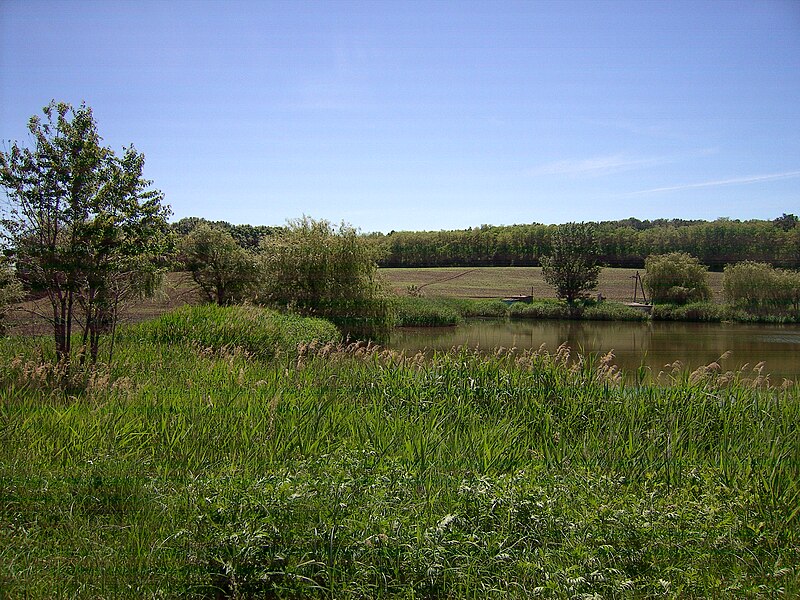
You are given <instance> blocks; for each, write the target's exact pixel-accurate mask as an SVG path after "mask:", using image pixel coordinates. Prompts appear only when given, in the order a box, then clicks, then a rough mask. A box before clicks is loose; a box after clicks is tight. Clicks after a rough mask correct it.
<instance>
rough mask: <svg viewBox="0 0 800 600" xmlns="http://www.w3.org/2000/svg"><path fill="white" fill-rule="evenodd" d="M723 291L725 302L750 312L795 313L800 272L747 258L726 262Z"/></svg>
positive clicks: (798, 293)
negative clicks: (734, 262)
mask: <svg viewBox="0 0 800 600" xmlns="http://www.w3.org/2000/svg"><path fill="white" fill-rule="evenodd" d="M723 293H724V294H725V301H726V302H729V303H730V304H732V305H733V306H736V307H738V308H741V309H744V310H747V311H749V312H752V313H756V314H765V313H770V312H772V313H775V312H777V313H787V312H788V313H792V314H793V315H794V316H798V312H800V311H798V307H799V305H800V273H796V272H794V271H784V270H782V269H775V268H774V267H773V266H772V265H770V264H767V263H757V262H751V261H746V262H741V263H738V264H735V265H727V266H726V267H725V279H724V283H723Z"/></svg>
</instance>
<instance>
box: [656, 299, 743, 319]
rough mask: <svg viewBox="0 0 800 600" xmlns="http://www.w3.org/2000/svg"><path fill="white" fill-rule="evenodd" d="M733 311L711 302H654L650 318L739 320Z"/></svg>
mask: <svg viewBox="0 0 800 600" xmlns="http://www.w3.org/2000/svg"><path fill="white" fill-rule="evenodd" d="M736 317H737V315H736V313H735V312H733V311H731V310H730V309H729V308H727V307H726V306H722V305H719V304H713V303H711V302H690V303H689V304H678V305H676V304H655V305H653V312H652V313H651V318H652V319H653V320H654V321H697V322H707V323H719V322H721V321H728V320H739V319H737V318H736Z"/></svg>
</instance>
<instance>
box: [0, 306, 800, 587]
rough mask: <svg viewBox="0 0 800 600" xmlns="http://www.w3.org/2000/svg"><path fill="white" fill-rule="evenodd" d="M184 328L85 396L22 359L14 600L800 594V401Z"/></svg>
mask: <svg viewBox="0 0 800 600" xmlns="http://www.w3.org/2000/svg"><path fill="white" fill-rule="evenodd" d="M234 314H238V313H229V318H234ZM229 325H230V327H232V328H233V329H231V331H238V330H237V329H235V328H234V327H233V325H231V324H229ZM152 327H155V330H156V331H161V329H160V328H158V327H156V326H155V325H153V326H152ZM175 327H176V328H173V329H169V330H168V331H169V332H170V334H169V335H163V336H160V335H154V334H153V333H152V330H151V329H148V328H147V327H145V328H143V329H141V330H137V331H138V332H137V333H136V334H135V335H134V334H131V335H128V336H125V338H124V339H123V340H122V341H121V343H120V347H119V350H118V354H117V357H118V358H117V361H116V362H115V363H114V364H113V365H112V366H111V367H109V368H107V369H105V370H104V369H100V370H98V371H97V372H96V373H95V374H94V375H93V377H92V378H91V379H90V380H89V381H90V383H89V384H88V385H87V386H86V388H85V390H84V391H82V392H81V393H79V394H76V395H73V396H67V395H65V394H64V393H63V392H61V391H59V390H58V389H55V388H52V387H51V386H50V383H49V382H48V379H47V378H46V377H40V373H41V371H42V369H43V367H42V364H41V360H40V350H39V346H38V344H39V343H41V342H40V341H37V340H30V339H28V340H22V339H16V340H0V356H2V362H0V439H1V440H2V444H0V589H2V590H3V595H5V596H7V597H11V598H14V597H30V598H58V597H63V598H81V597H83V598H89V597H92V598H96V597H130V598H141V597H156V596H167V597H195V598H213V597H222V598H224V597H230V598H254V597H279V598H297V597H319V598H366V597H375V598H394V597H397V598H401V597H402V598H422V597H424V598H456V597H457V598H462V597H466V598H486V597H497V598H529V597H537V596H543V597H589V596H591V595H599V596H602V597H631V596H634V597H655V596H666V597H721V596H733V597H739V596H752V597H771V596H775V595H781V594H782V595H786V596H788V597H792V596H796V595H798V594H800V570H799V569H798V567H797V565H798V564H800V560H799V559H800V511H799V510H798V508H797V507H798V505H800V440H798V436H797V425H798V423H800V390H799V389H798V388H797V387H796V386H794V387H786V388H783V389H776V388H767V387H765V386H764V382H763V380H758V379H756V380H748V379H746V378H745V377H744V374H741V376H738V377H736V376H734V377H730V376H727V374H726V376H723V374H720V373H719V372H718V371H717V370H715V369H714V368H713V367H711V366H710V367H709V368H708V369H706V370H703V371H702V372H696V373H695V374H694V375H689V374H682V373H676V374H674V376H673V378H672V380H670V381H668V382H663V383H662V385H650V384H645V383H640V384H638V385H627V384H625V383H624V382H623V380H622V379H621V378H620V377H619V373H617V372H616V370H615V369H614V368H613V367H612V366H611V365H610V359H609V357H600V356H589V357H582V358H580V359H578V360H574V359H575V357H574V356H573V357H570V351H569V350H568V349H567V348H563V347H562V348H560V349H558V350H557V351H554V352H552V353H548V352H545V351H539V352H529V353H525V354H513V353H499V354H497V355H493V356H482V355H479V354H477V353H475V352H471V351H464V350H462V351H459V352H455V353H442V354H436V355H434V356H433V357H430V358H425V357H423V356H421V355H415V356H405V355H402V354H396V353H392V352H389V351H382V350H380V349H379V348H375V347H371V346H363V345H361V346H350V347H342V346H336V345H334V344H330V343H328V344H323V343H309V344H306V345H301V346H300V348H299V350H298V351H296V352H295V353H294V354H291V355H289V354H286V355H282V358H281V359H278V360H276V359H267V360H265V359H258V358H256V357H254V356H253V355H252V354H251V353H250V351H248V352H247V353H245V352H240V351H237V350H235V349H236V348H240V347H244V346H242V345H240V344H238V343H237V344H234V343H231V342H230V340H229V338H228V337H224V336H222V337H213V336H212V337H208V338H206V340H205V341H204V342H203V343H202V344H199V345H198V344H194V345H193V344H191V343H183V342H181V343H176V339H177V338H179V337H180V336H177V335H176V334H175V331H178V330H180V328H179V327H178V326H175ZM197 327H198V328H200V325H197ZM199 330H200V331H203V329H202V328H200V329H199ZM192 331H194V329H192ZM226 331H227V330H226ZM145 332H150V333H148V334H147V335H145ZM209 335H211V334H209ZM215 335H216V334H215ZM241 335H243V334H241ZM181 339H183V338H181ZM234 339H236V340H240V339H242V338H241V337H240V334H239V333H236V334H235V336H234ZM209 340H210V341H215V344H210V345H209V347H216V346H219V349H218V350H216V351H214V352H204V351H202V350H199V348H200V347H201V346H204V345H206V344H207V343H208V342H209ZM570 358H572V359H573V360H570Z"/></svg>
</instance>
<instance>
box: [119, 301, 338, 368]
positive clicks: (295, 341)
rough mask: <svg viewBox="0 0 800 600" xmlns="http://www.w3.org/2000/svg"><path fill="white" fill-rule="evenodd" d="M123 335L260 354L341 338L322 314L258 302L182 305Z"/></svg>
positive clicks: (279, 352)
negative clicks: (282, 309)
mask: <svg viewBox="0 0 800 600" xmlns="http://www.w3.org/2000/svg"><path fill="white" fill-rule="evenodd" d="M123 337H126V338H131V337H133V338H135V339H144V340H148V341H152V342H159V343H167V344H194V345H199V346H200V347H201V348H203V349H205V348H210V349H212V350H225V349H228V350H232V349H240V350H244V351H245V352H248V353H249V354H252V355H254V356H257V357H259V358H271V357H273V356H276V355H279V354H286V353H289V354H292V353H294V352H295V351H296V349H297V347H298V346H299V345H300V344H308V343H311V342H313V341H318V342H321V343H323V344H324V343H327V342H339V341H340V340H341V336H340V335H339V332H338V331H337V330H336V327H335V326H334V325H333V324H332V323H329V322H328V321H324V320H322V319H312V318H306V317H299V316H297V315H281V314H279V313H276V312H275V311H272V310H269V309H266V308H261V307H256V306H227V307H221V306H217V305H215V304H207V305H203V306H182V307H181V308H179V309H177V310H174V311H172V312H170V313H167V314H165V315H162V316H161V317H159V318H157V319H154V320H153V321H148V322H145V323H140V324H139V325H135V326H133V327H130V328H128V329H127V330H125V332H124V333H123Z"/></svg>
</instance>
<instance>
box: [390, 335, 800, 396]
mask: <svg viewBox="0 0 800 600" xmlns="http://www.w3.org/2000/svg"><path fill="white" fill-rule="evenodd" d="M563 342H566V343H567V345H569V347H570V348H572V349H574V350H579V351H581V352H598V353H603V354H605V353H606V352H608V351H609V350H613V351H614V355H615V361H614V362H615V363H616V364H617V365H619V366H620V367H621V368H622V369H625V370H628V371H630V370H633V369H635V368H637V367H638V366H639V365H642V364H644V365H647V366H648V367H650V369H651V370H652V372H653V374H657V373H658V372H659V371H660V370H662V369H664V366H665V365H667V364H671V363H673V362H674V361H676V360H679V361H681V363H683V364H684V365H686V366H687V367H689V368H691V369H694V368H697V367H698V366H700V365H707V364H709V363H711V362H713V361H716V360H718V359H719V357H720V356H721V355H722V354H723V353H725V352H727V351H729V352H730V356H729V357H728V358H726V359H725V360H723V361H722V362H721V366H722V368H723V369H738V368H740V367H742V366H743V365H749V366H748V368H752V367H753V366H754V365H755V364H756V363H758V362H760V361H764V362H766V367H765V369H764V372H765V373H770V374H771V379H772V381H773V382H776V383H777V382H780V381H781V379H782V378H788V379H793V380H796V379H800V326H798V325H751V324H739V323H672V322H648V323H628V322H603V321H550V320H542V321H535V320H513V321H502V320H476V321H470V322H468V323H466V324H464V325H460V326H458V327H436V328H406V329H400V330H397V331H396V332H395V333H394V334H393V335H392V341H391V343H390V344H389V347H391V348H395V349H398V350H406V351H407V352H417V351H418V350H426V349H427V350H448V349H450V348H452V347H454V346H468V347H470V348H475V347H478V348H479V349H481V350H486V351H491V350H494V349H495V348H499V347H505V348H517V349H519V350H523V349H530V348H533V349H536V348H539V347H540V346H541V345H542V344H545V345H546V346H547V348H548V349H550V350H554V349H555V348H557V347H558V346H559V345H560V344H561V343H563Z"/></svg>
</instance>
